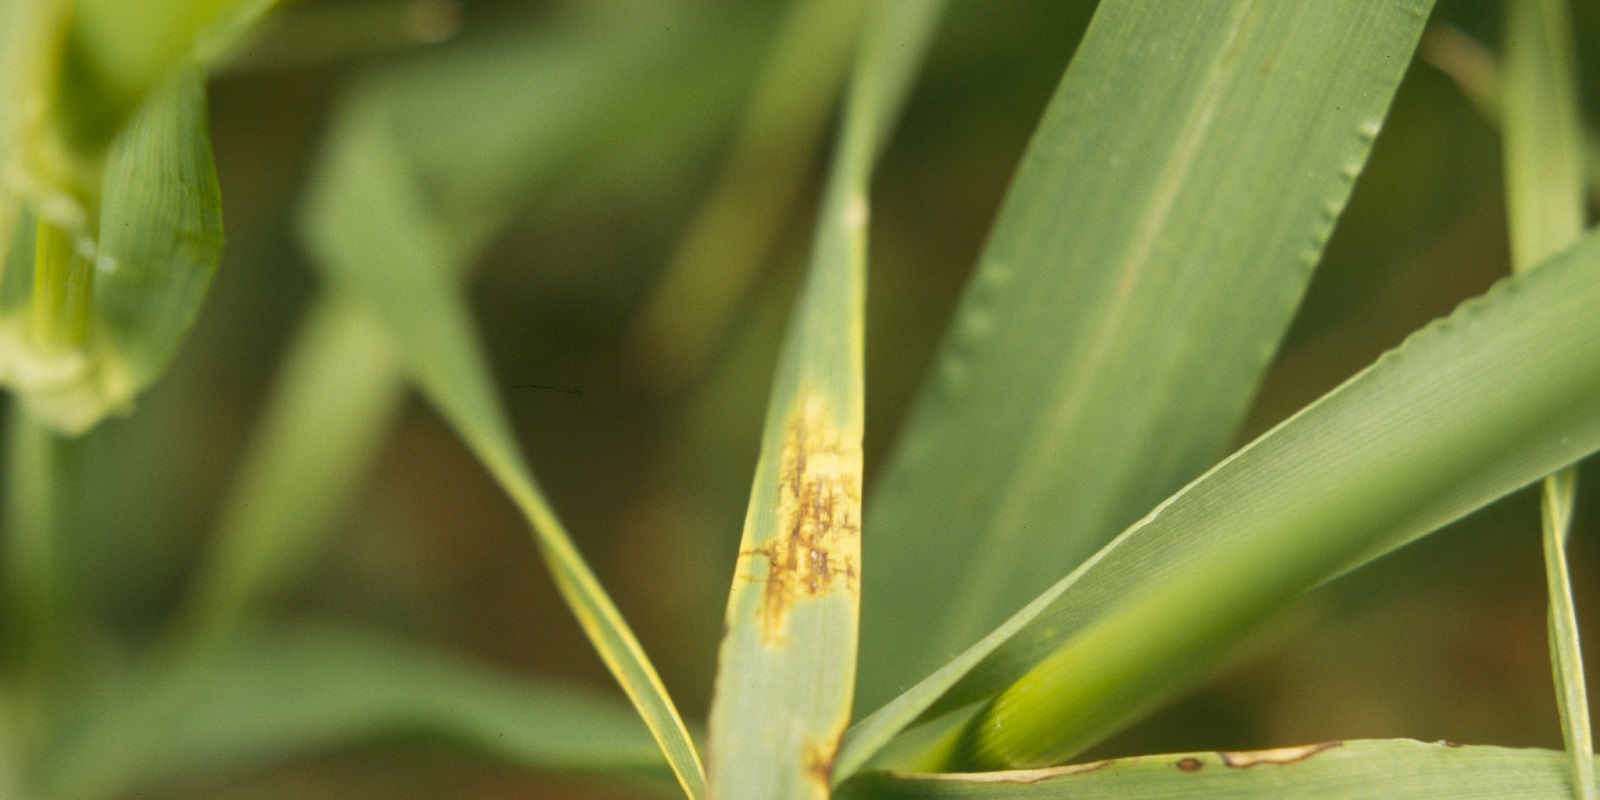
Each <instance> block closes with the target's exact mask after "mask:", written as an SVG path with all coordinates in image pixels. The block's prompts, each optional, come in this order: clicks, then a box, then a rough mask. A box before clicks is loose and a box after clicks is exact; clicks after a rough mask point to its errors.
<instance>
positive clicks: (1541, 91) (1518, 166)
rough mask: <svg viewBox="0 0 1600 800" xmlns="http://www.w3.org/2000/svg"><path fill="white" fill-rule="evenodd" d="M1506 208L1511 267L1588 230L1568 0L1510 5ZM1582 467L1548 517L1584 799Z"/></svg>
mask: <svg viewBox="0 0 1600 800" xmlns="http://www.w3.org/2000/svg"><path fill="white" fill-rule="evenodd" d="M1506 14H1507V17H1506V20H1507V21H1506V70H1505V80H1504V83H1503V101H1504V108H1505V115H1504V118H1503V120H1502V124H1501V128H1502V131H1503V135H1504V141H1505V175H1506V211H1507V214H1508V216H1509V218H1510V220H1509V222H1510V224H1509V228H1510V235H1511V268H1512V270H1513V271H1515V272H1523V271H1526V270H1528V269H1530V268H1532V267H1534V266H1535V265H1537V264H1539V263H1540V262H1542V261H1544V260H1545V259H1547V258H1549V257H1550V256H1551V255H1553V254H1555V253H1558V252H1560V251H1561V250H1563V249H1565V248H1567V247H1569V246H1571V244H1572V243H1573V242H1575V241H1577V239H1578V237H1579V235H1581V234H1582V232H1583V223H1584V218H1585V209H1584V173H1583V120H1582V114H1581V113H1580V111H1579V108H1578V87H1577V59H1576V58H1575V56H1574V55H1573V45H1572V23H1571V20H1570V19H1569V16H1568V14H1567V8H1566V4H1565V2H1564V0H1534V1H1532V2H1512V3H1508V4H1507V7H1506ZM1574 469H1575V468H1568V469H1566V470H1562V471H1561V472H1558V473H1556V474H1555V475H1552V476H1550V477H1549V478H1546V479H1545V482H1544V486H1543V488H1542V492H1543V502H1542V503H1541V516H1542V517H1543V525H1542V526H1541V529H1542V534H1543V536H1542V538H1543V544H1544V548H1543V549H1544V558H1545V580H1546V583H1547V586H1548V592H1549V604H1550V609H1549V637H1550V660H1551V667H1552V672H1553V673H1554V676H1555V683H1556V694H1557V697H1558V699H1559V701H1560V702H1559V708H1560V711H1561V731H1562V734H1563V738H1564V740H1565V741H1566V745H1567V752H1568V753H1569V756H1570V758H1571V766H1572V786H1573V791H1574V793H1575V795H1576V796H1577V797H1578V798H1579V799H1580V800H1596V798H1600V783H1597V781H1596V777H1595V767H1594V735H1593V732H1592V730H1591V726H1590V722H1589V693H1588V690H1587V688H1586V687H1585V685H1584V675H1583V653H1582V649H1581V647H1580V644H1579V641H1578V620H1577V609H1576V608H1575V607H1574V604H1573V599H1572V583H1571V575H1570V574H1569V572H1568V568H1567V559H1566V546H1567V535H1568V531H1569V529H1570V525H1571V518H1572V504H1573V500H1574V490H1575V487H1576V484H1577V478H1576V474H1575V472H1574Z"/></svg>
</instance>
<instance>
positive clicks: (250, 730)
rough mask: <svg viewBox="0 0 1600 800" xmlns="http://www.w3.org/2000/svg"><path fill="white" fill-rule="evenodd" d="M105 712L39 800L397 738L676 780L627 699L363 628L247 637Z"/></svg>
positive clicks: (54, 766)
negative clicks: (512, 672)
mask: <svg viewBox="0 0 1600 800" xmlns="http://www.w3.org/2000/svg"><path fill="white" fill-rule="evenodd" d="M95 708H96V709H97V711H96V712H95V713H93V714H91V715H90V716H88V717H87V719H86V720H85V721H84V722H83V724H82V725H80V726H77V727H75V728H73V729H71V731H70V732H69V733H68V734H67V736H66V737H65V738H64V739H63V740H61V741H59V742H57V743H56V744H55V746H54V747H53V748H52V750H51V751H50V753H49V754H48V758H47V759H46V761H45V762H44V766H43V769H42V775H43V776H44V779H43V783H44V791H43V793H42V797H44V798H47V799H48V800H108V799H109V798H114V797H119V796H130V795H127V794H126V793H128V792H130V791H133V790H137V789H140V788H142V787H145V786H148V785H156V784H161V783H170V782H171V781H174V780H180V779H184V778H207V779H213V780H214V779H216V778H217V777H220V776H224V775H228V774H233V773H239V772H244V771H248V770H253V769H261V768H264V767H267V766H270V765H272V764H273V763H275V762H278V761H281V760H285V759H288V758H291V757H295V756H304V755H308V754H313V753H317V752H322V751H326V750H328V749H330V748H335V747H341V746H349V745H352V744H357V743H361V742H370V741H372V740H375V739H377V738H379V737H382V736H392V735H395V734H399V733H409V734H427V735H429V736H432V737H436V738H441V739H445V740H449V741H453V742H456V743H459V744H463V745H466V746H468V747H470V748H471V749H473V750H475V751H477V752H480V753H483V754H486V755H489V756H492V757H495V758H498V759H501V760H504V761H506V762H508V763H512V764H518V765H521V766H525V767H529V768H533V769H546V770H562V771H581V772H604V773H608V774H615V773H619V772H621V773H630V772H631V773H636V774H641V775H658V776H660V777H661V778H663V779H668V780H670V778H669V777H668V776H669V773H668V772H667V771H666V769H665V766H666V765H665V762H664V761H663V760H662V758H661V754H660V751H659V750H658V749H657V748H656V746H655V743H654V742H653V741H652V740H651V738H650V733H649V731H648V730H647V729H646V728H645V727H644V726H643V725H641V724H640V723H639V720H638V717H637V716H636V715H634V714H633V713H632V712H631V711H630V710H629V709H628V707H627V706H626V705H624V704H623V703H621V702H619V701H616V700H613V699H610V698H606V697H600V696H596V695H593V694H591V693H590V692H587V691H585V690H583V689H580V688H579V687H576V686H570V685H559V684H553V683H548V682H540V681H536V680H533V679H531V678H527V677H518V678H512V677H510V676H508V675H505V674H502V673H499V672H495V671H492V670H489V669H487V668H484V667H481V666H478V665H475V664H473V663H471V662H469V661H466V660H463V659H461V658H458V657H454V656H450V655H446V654H443V653H438V652H430V651H428V650H426V649H423V648H420V647H418V646H417V645H414V644H407V643H404V642H399V641H394V640H390V639H387V638H385V637H381V636H376V635H373V634H369V633H362V632H360V631H354V630H344V629H310V630H304V631H301V632H298V633H295V634H292V635H281V636H259V635H258V636H253V637H251V636H247V637H241V638H240V639H239V640H238V641H236V642H234V643H233V644H232V646H229V647H226V648H222V649H219V650H217V651H214V652H213V653H211V654H210V656H209V657H208V658H205V659H201V660H199V661H196V662H191V663H188V664H186V665H184V666H181V667H171V666H169V667H168V668H166V669H163V670H160V671H152V672H148V673H146V674H145V675H144V676H143V679H142V680H140V681H139V682H138V683H137V684H136V685H135V686H133V687H132V688H130V689H128V690H126V693H125V694H124V693H115V694H112V695H110V696H107V697H104V698H102V699H101V702H100V703H98V704H97V705H96V706H95Z"/></svg>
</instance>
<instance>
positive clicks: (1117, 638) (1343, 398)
mask: <svg viewBox="0 0 1600 800" xmlns="http://www.w3.org/2000/svg"><path fill="white" fill-rule="evenodd" d="M1597 302H1600V236H1589V237H1587V238H1585V239H1584V240H1583V241H1582V242H1581V243H1580V244H1579V246H1578V247H1576V248H1574V249H1573V250H1571V251H1568V252H1567V253H1565V254H1563V255H1562V256H1560V257H1558V258H1556V259H1553V260H1552V261H1550V262H1548V263H1547V264H1545V265H1544V266H1542V267H1540V268H1539V269H1537V270H1532V271H1530V272H1529V273H1528V274H1526V275H1523V276H1519V277H1516V278H1513V279H1509V280H1507V281H1505V282H1503V283H1501V284H1500V285H1498V286H1497V287H1496V288H1495V289H1493V290H1492V291H1490V292H1489V293H1488V294H1487V295H1485V296H1483V297H1481V298H1478V299H1476V300H1472V301H1468V302H1467V303H1466V304H1463V306H1462V307H1460V308H1458V309H1457V310H1456V312H1455V313H1453V314H1452V315H1451V316H1450V317H1448V318H1445V319H1441V320H1438V321H1435V322H1434V323H1433V324H1432V325H1429V326H1428V327H1426V328H1424V329H1422V330H1421V331H1419V332H1417V333H1415V334H1413V335H1412V336H1411V337H1410V338H1409V339H1407V341H1406V342H1405V343H1404V344H1403V345H1402V346H1401V347H1399V348H1397V349H1396V350H1394V351H1391V352H1390V353H1388V354H1386V355H1385V356H1384V357H1382V358H1380V359H1379V360H1378V361H1377V362H1376V363H1375V364H1373V365H1372V366H1370V367H1368V368H1367V369H1366V370H1364V371H1363V372H1362V373H1360V374H1358V375H1357V376H1355V377H1353V378H1351V379H1350V380H1349V381H1347V382H1346V383H1345V384H1344V385H1343V386H1341V387H1339V388H1338V389H1336V390H1334V391H1333V392H1330V393H1329V394H1327V395H1325V396H1324V397H1323V398H1322V399H1320V400H1318V401H1317V402H1316V403H1314V404H1312V405H1311V406H1309V407H1307V408H1306V409H1304V410H1302V411H1301V412H1300V413H1299V414H1296V415H1295V416H1294V417H1292V418H1290V419H1289V420H1287V421H1285V422H1284V423H1282V424H1281V425H1279V426H1278V427H1276V428H1274V429H1273V430H1272V431H1269V432H1268V433H1267V434H1265V435H1263V436H1262V437H1261V438H1259V439H1257V440H1256V441H1255V442H1253V443H1251V444H1250V445H1249V446H1247V447H1246V448H1244V449H1243V450H1241V451H1239V452H1237V453H1235V454H1234V455H1233V456H1230V457H1229V458H1228V459H1227V460H1225V461H1224V462H1223V463H1221V464H1219V465H1218V466H1217V467H1215V468H1213V469H1212V470H1211V471H1209V472H1208V473H1206V474H1205V475H1204V476H1202V477H1201V478H1199V479H1197V480H1196V481H1194V482H1193V483H1191V484H1190V485H1189V486H1188V487H1186V488H1185V489H1184V490H1183V491H1181V492H1179V493H1178V494H1176V495H1174V496H1173V497H1172V498H1170V499H1168V500H1167V501H1166V502H1164V503H1162V504H1161V505H1160V506H1158V507H1157V508H1156V509H1155V510H1154V511H1152V512H1151V513H1150V514H1149V515H1148V516H1146V517H1145V518H1144V519H1143V520H1141V521H1140V522H1139V523H1137V524H1135V525H1134V526H1133V527H1131V528H1129V529H1128V530H1127V531H1125V532H1124V533H1123V534H1121V535H1120V536H1119V537H1118V538H1117V539H1116V540H1114V541H1113V542H1112V544H1110V545H1108V546H1107V547H1106V548H1104V549H1102V550H1101V551H1100V552H1099V553H1098V554H1096V555H1095V556H1094V557H1093V558H1091V559H1090V560H1089V561H1088V562H1086V563H1085V564H1084V565H1083V566H1082V567H1080V568H1078V569H1077V570H1075V571H1074V572H1073V573H1072V574H1070V575H1068V576H1067V577H1066V578H1063V579H1062V580H1061V581H1059V582H1057V584H1056V585H1055V586H1053V587H1052V588H1051V589H1050V590H1049V591H1048V592H1046V593H1045V594H1043V595H1041V596H1039V597H1038V598H1035V600H1034V601H1033V602H1032V603H1030V604H1029V605H1028V606H1027V607H1026V608H1025V609H1024V610H1023V611H1021V612H1019V613H1018V614H1017V615H1016V616H1014V617H1013V618H1012V619H1011V620H1009V621H1007V623H1006V624H1005V625H1003V626H1001V627H1000V628H997V629H996V630H995V631H994V632H992V633H991V634H990V635H989V636H988V637H986V638H985V639H984V640H983V641H982V642H980V643H979V644H978V645H975V646H974V647H973V648H971V649H970V650H969V651H968V652H966V653H963V654H962V655H961V656H960V657H958V658H957V659H955V660H954V661H952V662H951V664H950V665H949V666H947V667H946V668H945V669H942V670H940V671H939V672H938V673H935V674H934V675H933V676H931V677H930V678H928V679H927V680H926V681H925V682H924V684H922V685H919V686H918V687H914V688H913V689H912V690H911V691H909V692H907V693H906V694H905V695H904V696H902V698H901V699H900V700H897V701H896V702H895V703H893V704H890V705H889V706H887V707H886V708H885V710H884V711H883V712H880V713H879V714H875V715H874V716H873V717H871V718H868V719H867V720H864V721H863V723H862V724H861V726H860V727H861V729H862V731H861V732H860V733H857V734H854V735H853V736H859V737H860V742H859V744H856V743H852V752H851V756H852V759H854V761H853V763H856V764H859V763H861V762H862V761H864V760H865V758H866V756H867V755H870V753H871V752H873V751H875V750H876V749H877V747H878V746H881V744H882V742H884V741H886V740H887V737H888V736H890V735H893V733H894V732H895V731H898V730H899V729H900V728H901V727H904V725H905V724H907V723H909V722H910V721H911V720H912V719H914V718H916V717H917V716H919V715H922V712H924V711H925V710H927V709H930V707H931V708H932V712H931V713H932V714H939V713H944V712H947V711H953V710H956V709H960V708H962V707H965V706H968V705H970V704H972V703H974V702H981V701H985V700H987V699H988V698H991V697H994V696H995V694H996V693H1002V694H1001V698H1000V699H999V700H998V701H995V702H993V703H992V704H991V705H990V706H989V707H988V708H987V709H986V710H985V712H984V714H983V715H981V716H980V719H979V720H977V721H976V722H975V723H974V725H975V726H978V727H975V728H974V730H978V729H980V728H981V729H987V732H986V733H984V734H983V738H984V741H979V742H969V744H970V745H973V748H972V749H971V750H969V752H968V757H973V758H976V759H977V760H978V761H979V762H980V763H984V764H985V765H986V766H991V767H993V766H997V765H999V764H1011V765H1021V764H1023V763H1038V762H1039V761H1058V760H1060V759H1061V758H1064V757H1066V756H1067V755H1069V754H1070V753H1071V752H1075V751H1077V750H1079V749H1081V748H1082V747H1084V746H1087V745H1088V744H1090V743H1092V742H1093V741H1096V740H1098V738H1099V737H1101V736H1103V735H1105V734H1106V733H1109V732H1110V731H1112V730H1115V729H1116V728H1118V727H1120V726H1121V725H1123V724H1126V723H1127V722H1130V721H1131V720H1133V719H1134V718H1136V717H1137V716H1138V715H1139V714H1140V713H1142V712H1143V711H1145V710H1148V709H1150V708H1152V707H1154V706H1155V705H1156V704H1158V703H1159V702H1161V701H1163V700H1164V699H1166V698H1169V697H1171V696H1172V695H1173V694H1174V693H1176V692H1177V691H1180V690H1181V689H1182V688H1185V687H1187V686H1188V685H1190V684H1191V683H1192V682H1193V681H1194V680H1196V679H1197V678H1199V677H1201V676H1203V675H1204V674H1205V672H1206V671H1207V669H1208V668H1209V667H1210V666H1211V665H1213V664H1215V663H1216V660H1217V658H1219V657H1220V655H1221V653H1222V652H1223V651H1225V650H1226V649H1227V648H1228V647H1229V646H1230V645H1231V644H1232V643H1234V642H1236V641H1237V640H1238V638H1239V637H1241V636H1242V635H1243V634H1244V633H1246V632H1247V631H1248V630H1249V629H1251V628H1252V627H1253V626H1254V625H1255V624H1256V623H1257V622H1258V621H1259V620H1260V619H1261V618H1262V617H1264V616H1265V615H1266V614H1267V613H1269V611H1270V610H1271V609H1273V608H1275V607H1277V606H1278V605H1279V604H1281V603H1282V602H1284V601H1285V600H1287V599H1288V598H1290V597H1292V596H1293V595H1294V594H1296V593H1298V592H1300V591H1303V590H1305V589H1308V588H1310V587H1312V586H1315V585H1317V584H1319V583H1321V582H1323V581H1325V580H1328V579H1331V578H1333V577H1335V576H1337V575H1340V574H1342V573H1344V572H1346V571H1348V570H1350V569H1353V568H1355V567H1356V566H1359V565H1360V564H1363V563H1365V562H1367V561H1369V560H1371V559H1373V558H1376V557H1378V556H1379V555H1382V554H1383V553H1386V552H1388V551H1389V550H1391V549H1393V548H1395V547H1398V546H1400V545H1402V544H1404V543H1406V542H1409V541H1411V540H1413V539H1415V538H1417V537H1419V536H1422V535H1424V534H1426V533H1428V532H1430V531H1432V530H1435V529H1437V528H1438V527H1440V526H1442V525H1445V524H1447V523H1449V522H1451V521H1453V520H1455V519H1458V518H1460V517H1461V516H1463V515H1465V514H1467V513H1469V512H1471V511H1473V510H1475V509H1477V508H1479V507H1481V506H1483V505H1485V504H1487V503H1489V502H1491V501H1493V500H1495V499H1497V498H1499V497H1502V496H1504V495H1506V494H1508V493H1510V492H1512V491H1514V490H1516V489H1518V488H1520V487H1522V486H1526V485H1528V484H1530V483H1532V482H1534V481H1536V480H1538V479H1539V478H1540V477H1542V476H1544V475H1546V474H1548V473H1550V472H1552V471H1554V470H1556V469H1559V468H1561V467H1564V466H1566V465H1568V464H1571V463H1573V462H1575V461H1577V460H1578V459H1580V458H1582V457H1584V456H1586V455H1588V454H1590V453H1592V452H1594V451H1595V450H1596V449H1600V408H1596V406H1595V404H1594V403H1593V401H1592V398H1593V397H1594V396H1595V393H1596V392H1600V331H1597V330H1595V329H1594V328H1593V326H1590V325H1588V324H1587V323H1585V322H1583V320H1586V319H1587V318H1588V315H1589V314H1590V309H1592V308H1593V304H1594V303H1597ZM1008 687H1009V688H1008ZM880 715H881V716H880ZM1023 720H1026V721H1023ZM1013 723H1014V724H1013ZM978 751H982V752H981V753H980V752H978Z"/></svg>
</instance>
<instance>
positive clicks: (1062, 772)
mask: <svg viewBox="0 0 1600 800" xmlns="http://www.w3.org/2000/svg"><path fill="white" fill-rule="evenodd" d="M1561 762H1562V757H1561V754H1560V753H1555V752H1552V751H1549V750H1513V749H1510V748H1504V747H1482V746H1467V747H1462V746H1459V745H1453V744H1449V743H1446V742H1417V741H1410V740H1403V739H1389V740H1357V741H1347V742H1327V743H1324V744H1316V745H1307V746H1304V747H1284V748H1278V749H1275V750H1261V751H1249V752H1200V753H1174V754H1170V755H1159V756H1138V757H1135V758H1121V759H1115V760H1112V761H1096V762H1093V763H1089V764H1078V765H1074V766H1069V767H1057V768H1053V769H1040V770H1022V771H1014V772H990V773H977V774H933V775H927V774H908V775H898V774H871V775H864V776H862V778H861V779H860V781H859V785H854V784H853V785H852V787H851V788H852V791H851V792H849V793H848V797H849V798H851V800H891V798H893V799H895V800H899V799H901V798H904V799H906V800H909V799H910V798H925V799H926V800H933V799H934V798H952V800H953V799H954V798H963V799H964V800H987V798H995V800H1057V799H1058V798H1059V799H1060V800H1065V799H1066V798H1078V797H1139V798H1150V799H1151V800H1154V799H1155V798H1174V800H1176V798H1185V799H1186V800H1210V799H1211V798H1216V800H1222V799H1223V798H1227V800H1297V799H1298V798H1305V799H1306V800H1313V799H1314V800H1366V798H1372V797H1384V798H1392V800H1456V798H1503V800H1558V798H1564V797H1567V796H1568V795H1567V793H1566V792H1567V787H1566V785H1565V783H1564V775H1563V767H1562V763H1561Z"/></svg>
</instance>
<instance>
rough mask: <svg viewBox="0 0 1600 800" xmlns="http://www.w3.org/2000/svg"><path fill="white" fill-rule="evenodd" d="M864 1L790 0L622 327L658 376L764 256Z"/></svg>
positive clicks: (816, 134)
mask: <svg viewBox="0 0 1600 800" xmlns="http://www.w3.org/2000/svg"><path fill="white" fill-rule="evenodd" d="M868 5H869V4H867V3H863V2H861V0H797V2H795V3H793V4H792V6H791V8H790V11H789V14H788V18H787V19H786V20H785V22H784V25H783V29H782V30H781V31H780V33H779V36H778V40H777V41H776V42H774V44H773V46H772V53H771V55H770V56H769V57H768V59H767V62H766V64H765V66H764V68H763V70H762V75H761V79H760V83H759V84H758V85H757V86H756V89H755V91H754V93H753V95H752V97H751V100H750V106H749V108H748V109H747V110H746V112H745V117H744V119H743V120H742V122H741V124H740V129H739V133H738V137H737V138H736V139H735V140H734V142H733V144H732V149H731V152H730V153H729V154H728V157H727V160H726V162H725V163H724V165H723V167H722V173H721V175H720V176H719V177H718V179H717V185H716V187H715V188H714V189H713V190H712V193H711V195H710V196H709V197H708V198H707V199H706V201H705V204H704V205H703V206H702V207H701V208H700V210H699V212H698V213H697V214H696V216H695V219H694V221H693V222H692V223H691V225H690V227H689V229H688V230H687V231H686V232H685V233H684V235H683V238H682V240H681V241H680V242H679V244H678V248H677V251H676V252H675V253H674V254H673V257H672V260H671V262H670V263H668V265H667V268H666V271H665V273H664V274H663V275H662V277H661V279H660V282H659V284H658V285H657V287H656V289H655V292H654V294H653V295H652V297H651V299H650V300H649V302H648V303H647V304H646V306H645V308H644V311H642V312H641V313H640V316H639V320H638V322H637V323H636V324H635V326H634V330H633V332H632V334H631V336H632V337H633V342H632V344H631V347H632V349H633V350H634V351H635V354H636V356H635V357H636V359H637V360H638V362H639V365H640V367H642V368H644V369H647V370H648V372H649V374H650V375H652V376H653V377H654V378H655V379H656V380H657V381H658V382H660V383H662V384H663V385H666V386H672V385H675V384H677V383H679V382H681V381H682V380H683V379H685V378H687V377H689V376H692V375H693V374H694V373H695V372H697V371H698V369H699V367H700V366H701V365H702V364H703V362H704V361H705V359H706V357H707V355H708V353H709V351H710V350H711V348H712V347H713V345H714V344H715V343H716V340H717V339H718V337H719V336H720V334H721V333H722V330H723V328H724V327H725V326H726V324H727V320H728V318H729V317H730V316H731V315H732V314H733V313H734V311H735V309H736V307H737V306H738V304H739V303H740V302H741V301H742V300H744V299H745V297H744V296H745V294H746V292H747V291H748V290H749V288H750V285H751V283H752V282H753V281H754V279H755V277H756V275H757V273H758V271H759V269H760V268H761V267H762V265H763V262H764V261H765V260H766V259H767V258H768V257H769V256H770V255H771V253H770V251H771V249H772V246H773V245H774V244H775V241H776V239H777V237H778V234H779V233H780V232H781V230H782V225H783V223H784V221H785V220H786V219H787V217H788V216H789V214H790V212H791V210H792V207H793V206H794V201H795V198H796V196H797V195H798V194H799V192H800V189H801V188H802V184H803V181H802V179H803V178H804V177H805V176H806V172H807V167H809V166H810V165H811V160H812V156H813V152H814V151H815V150H816V149H817V147H818V145H819V144H820V143H821V140H822V138H823V131H824V128H825V127H826V126H825V123H826V122H827V121H828V119H830V117H831V113H832V111H833V110H834V108H835V106H836V105H837V101H838V95H839V93H840V89H841V87H842V86H843V83H844V77H845V73H846V68H847V67H848V66H849V64H850V60H851V55H852V53H853V52H854V49H855V45H856V43H857V40H858V39H859V38H860V27H861V19H862V17H863V16H864V14H863V11H864V9H866V8H867V7H868Z"/></svg>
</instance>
